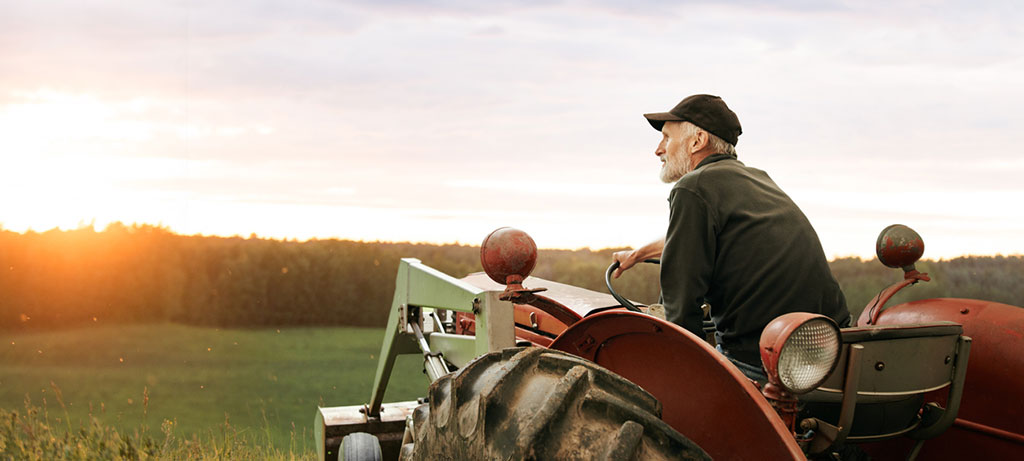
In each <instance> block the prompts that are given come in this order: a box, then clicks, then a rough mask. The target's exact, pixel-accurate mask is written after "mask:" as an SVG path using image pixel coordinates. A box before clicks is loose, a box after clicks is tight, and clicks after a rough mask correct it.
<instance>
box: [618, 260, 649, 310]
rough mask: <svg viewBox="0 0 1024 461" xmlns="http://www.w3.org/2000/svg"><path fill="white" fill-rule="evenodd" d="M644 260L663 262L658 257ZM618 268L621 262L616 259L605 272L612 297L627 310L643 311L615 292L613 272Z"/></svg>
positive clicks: (647, 261)
mask: <svg viewBox="0 0 1024 461" xmlns="http://www.w3.org/2000/svg"><path fill="white" fill-rule="evenodd" d="M644 262H645V263H651V264H661V261H660V260H657V259H645V260H644ZM618 268H619V262H618V261H615V262H613V263H612V265H610V266H608V270H607V271H605V273H604V284H605V285H606V286H607V287H608V293H611V295H612V297H613V298H615V300H616V301H618V302H619V304H621V305H622V307H625V308H626V309H627V310H631V311H633V312H641V311H640V308H639V307H636V306H635V305H634V304H633V303H632V302H630V301H629V300H628V299H626V298H624V297H622V296H621V295H619V294H618V293H617V292H615V288H612V273H613V272H615V269H618Z"/></svg>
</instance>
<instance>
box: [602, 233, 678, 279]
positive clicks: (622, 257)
mask: <svg viewBox="0 0 1024 461" xmlns="http://www.w3.org/2000/svg"><path fill="white" fill-rule="evenodd" d="M664 249H665V239H664V238H661V239H658V240H655V241H653V242H651V243H648V244H647V245H644V246H642V247H640V248H637V249H635V250H626V251H616V252H615V253H612V261H618V262H619V268H618V269H615V272H612V278H619V276H620V275H622V273H623V272H624V271H626V269H629V268H630V267H633V266H635V265H636V264H637V263H639V262H643V261H644V260H647V259H651V258H660V257H661V252H662V251H663V250H664Z"/></svg>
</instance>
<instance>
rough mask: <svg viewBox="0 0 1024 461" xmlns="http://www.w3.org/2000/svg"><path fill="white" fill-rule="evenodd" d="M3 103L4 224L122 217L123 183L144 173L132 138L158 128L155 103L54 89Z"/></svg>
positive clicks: (0, 178)
mask: <svg viewBox="0 0 1024 461" xmlns="http://www.w3.org/2000/svg"><path fill="white" fill-rule="evenodd" d="M7 100H8V101H12V102H9V103H8V104H5V105H2V106H0V160H2V170H0V197H2V202H3V214H2V215H0V224H2V225H3V227H4V228H7V229H11V230H24V229H28V228H34V229H47V228H52V227H64V228H67V227H71V226H77V225H80V224H81V223H83V222H91V221H97V220H99V221H105V220H116V219H118V217H117V216H116V214H117V211H118V208H119V204H122V203H123V202H124V201H125V200H126V199H128V200H130V197H128V196H127V195H128V194H125V193H124V191H121V190H118V189H117V187H116V183H117V182H118V180H120V179H121V178H124V177H125V175H126V174H138V173H140V172H139V171H132V170H137V169H138V168H137V166H138V160H140V159H137V158H136V159H133V158H131V157H125V156H126V155H129V154H131V153H130V152H127V146H129V145H137V144H138V143H142V142H145V141H148V140H150V139H151V138H152V137H153V136H154V127H153V125H152V124H150V123H148V122H146V121H145V119H144V118H143V116H144V115H145V112H146V111H147V107H148V105H149V103H148V102H147V101H146V100H144V99H135V100H131V101H128V102H123V103H116V104H114V103H108V102H104V101H102V100H100V99H99V98H97V97H95V96H92V95H88V94H85V95H77V94H67V93H60V92H56V91H52V90H39V91H34V92H11V93H10V94H9V95H8V97H7Z"/></svg>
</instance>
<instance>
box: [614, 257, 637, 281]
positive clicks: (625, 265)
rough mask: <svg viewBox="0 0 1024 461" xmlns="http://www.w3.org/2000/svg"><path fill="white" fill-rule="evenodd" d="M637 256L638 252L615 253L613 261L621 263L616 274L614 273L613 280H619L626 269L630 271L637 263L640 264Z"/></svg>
mask: <svg viewBox="0 0 1024 461" xmlns="http://www.w3.org/2000/svg"><path fill="white" fill-rule="evenodd" d="M636 255H637V250H626V251H616V252H615V253H612V261H618V262H619V267H618V269H615V272H612V278H616V279H617V278H619V276H620V275H622V273H623V272H625V271H626V269H629V268H630V267H633V266H635V265H636V263H638V262H640V261H641V260H638V259H637V257H636Z"/></svg>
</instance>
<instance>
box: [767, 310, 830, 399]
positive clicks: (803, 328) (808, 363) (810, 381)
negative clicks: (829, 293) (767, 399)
mask: <svg viewBox="0 0 1024 461" xmlns="http://www.w3.org/2000/svg"><path fill="white" fill-rule="evenodd" d="M760 346H761V362H762V363H763V364H764V369H765V372H766V374H767V375H768V382H769V384H773V385H775V386H778V387H781V388H782V389H784V390H785V391H786V392H789V393H791V394H805V393H807V392H810V391H812V390H814V389H815V388H817V387H818V386H820V385H821V383H823V382H825V379H826V378H828V376H829V375H830V374H832V371H833V370H834V369H835V367H836V364H837V363H838V361H839V352H840V348H841V347H842V338H841V336H840V334H839V327H838V326H837V325H836V322H835V321H833V320H832V319H831V318H828V317H826V316H824V315H819V314H810V313H806V312H794V313H790V314H785V315H782V316H780V317H778V318H776V319H775V320H772V322H771V323H769V324H768V326H767V327H765V329H764V332H762V333H761V341H760Z"/></svg>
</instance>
